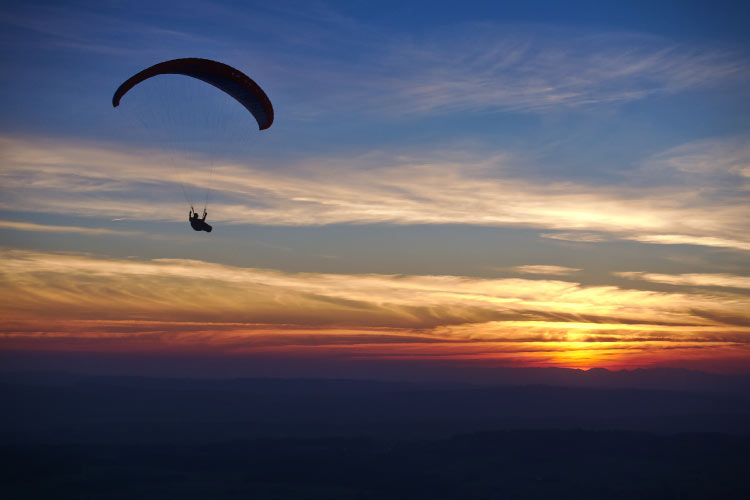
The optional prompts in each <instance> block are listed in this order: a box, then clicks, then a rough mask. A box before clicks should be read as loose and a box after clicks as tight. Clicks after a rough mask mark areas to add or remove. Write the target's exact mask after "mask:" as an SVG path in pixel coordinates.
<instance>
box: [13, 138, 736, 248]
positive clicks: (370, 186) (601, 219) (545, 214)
mask: <svg viewBox="0 0 750 500" xmlns="http://www.w3.org/2000/svg"><path fill="white" fill-rule="evenodd" d="M0 145H1V146H2V153H1V154H0V162H2V163H0V179H2V193H3V197H2V202H0V207H2V208H6V209H11V208H13V209H20V210H27V211H41V212H52V213H69V214H76V215H84V216H92V217H102V216H104V217H122V216H127V217H129V218H134V219H138V218H140V219H157V220H165V219H167V220H182V219H184V216H185V215H184V214H183V213H182V209H180V210H179V211H178V210H177V209H176V208H178V207H181V206H182V203H181V202H179V201H178V200H179V198H180V196H181V188H180V186H182V185H187V186H188V187H193V188H197V189H201V190H202V189H205V185H204V183H205V179H204V178H203V177H199V178H194V177H184V176H183V175H181V170H183V169H184V168H186V166H188V167H189V166H190V165H193V166H195V167H198V166H200V165H201V159H200V158H196V157H192V158H184V159H180V162H179V168H178V167H174V168H171V167H169V165H174V164H175V160H174V157H170V156H169V155H165V154H162V153H160V152H158V151H139V152H134V153H126V152H120V151H116V150H112V149H106V148H102V147H95V146H87V145H83V144H66V143H60V142H48V141H43V140H39V141H33V142H32V141H27V140H19V139H11V138H4V139H2V140H1V141H0ZM512 161H513V159H512V157H509V156H506V155H495V156H492V155H490V156H481V157H478V156H476V155H472V154H470V153H466V152H454V153H447V154H441V155H439V156H435V157H427V158H416V157H409V156H398V155H395V156H394V155H384V154H381V153H372V154H367V155H360V156H354V157H351V158H335V159H331V158H318V159H309V160H306V162H305V163H304V164H302V165H297V166H286V167H285V168H277V169H261V168H258V167H257V166H253V165H240V164H237V163H231V162H221V161H219V163H218V164H216V165H215V166H214V168H213V174H212V178H211V187H212V192H213V193H214V195H213V199H214V200H215V202H214V210H213V211H212V214H211V216H212V219H213V220H215V221H223V222H225V223H227V222H228V223H235V224H261V225H287V226H302V225H321V224H370V223H386V224H399V225H404V224H471V225H479V226H508V227H532V228H540V229H543V230H546V231H550V230H554V231H556V232H554V233H549V232H545V233H543V236H545V237H548V238H550V237H553V238H558V239H574V240H576V241H589V242H591V241H596V240H600V238H601V236H599V235H603V234H606V235H607V237H609V238H612V237H615V238H621V239H632V240H636V241H641V242H646V243H657V244H692V245H704V246H715V247H726V248H734V249H740V250H747V249H749V248H750V239H748V233H747V231H746V229H747V213H748V203H747V198H746V197H743V196H740V195H739V194H732V195H726V192H727V189H729V188H726V189H724V190H723V191H722V192H721V193H719V194H721V195H720V196H719V195H717V193H716V192H715V191H712V190H707V189H706V187H705V186H700V187H695V188H685V187H684V186H678V187H675V188H670V187H668V186H659V185H656V186H651V187H644V186H631V185H611V186H594V185H585V184H576V183H572V182H556V183H555V182H547V183H539V182H536V181H532V180H526V179H520V178H517V177H511V176H507V175H504V173H503V172H504V169H505V167H506V166H507V165H509V164H512ZM734 189H735V191H732V192H733V193H739V192H741V191H742V190H744V189H745V188H744V186H743V184H741V183H735V188H734ZM169 193H172V195H173V201H170V200H169V199H168V198H167V197H166V196H165V195H168V194H169ZM557 231H559V232H557ZM591 234H594V235H597V236H594V237H592V236H590V235H591Z"/></svg>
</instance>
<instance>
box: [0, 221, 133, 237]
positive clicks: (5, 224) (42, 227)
mask: <svg viewBox="0 0 750 500" xmlns="http://www.w3.org/2000/svg"><path fill="white" fill-rule="evenodd" d="M2 228H5V229H12V230H15V231H35V232H44V233H74V234H92V235H97V234H113V235H119V236H136V235H137V236H142V235H143V234H144V233H141V232H139V231H121V230H117V229H107V228H103V227H80V226H55V225H48V224H35V223H33V222H17V221H5V220H0V229H2Z"/></svg>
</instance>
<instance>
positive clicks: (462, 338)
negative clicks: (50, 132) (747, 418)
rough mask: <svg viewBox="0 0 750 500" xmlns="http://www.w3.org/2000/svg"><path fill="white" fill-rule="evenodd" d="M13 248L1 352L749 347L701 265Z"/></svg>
mask: <svg viewBox="0 0 750 500" xmlns="http://www.w3.org/2000/svg"><path fill="white" fill-rule="evenodd" d="M0 258H2V259H3V262H4V265H3V267H2V269H1V270H0V277H1V281H2V284H3V286H2V290H0V313H2V316H3V317H4V318H5V319H6V321H5V323H4V326H3V329H2V340H0V346H2V348H3V349H24V350H25V349H56V350H104V351H115V352H120V351H143V352H182V351H185V352H216V353H225V354H238V353H254V354H269V355H270V354H274V355H282V354H283V355H304V356H310V357H316V356H318V357H325V356H339V357H345V358H349V359H356V358H359V357H365V358H368V359H393V358H398V359H422V360H438V359H440V360H444V361H445V360H449V361H450V360H453V361H455V362H460V361H461V360H467V359H472V360H476V361H478V362H482V363H500V364H510V365H523V366H529V365H541V366H548V365H554V366H570V367H592V366H605V367H628V366H640V365H644V364H652V363H662V362H666V361H669V360H670V359H673V358H675V357H678V356H682V355H687V354H685V353H694V354H689V355H691V356H698V355H700V356H703V357H705V358H706V359H709V360H711V359H713V360H715V361H716V363H717V364H718V363H720V360H721V359H722V356H730V357H738V356H739V357H744V356H750V350H748V349H749V347H748V346H750V326H748V324H749V323H750V315H749V314H748V311H750V298H749V297H748V296H747V295H742V294H738V293H733V292H731V291H727V290H722V291H721V292H716V291H712V290H710V289H706V290H702V289H696V288H695V283H696V280H697V278H695V277H692V278H691V280H690V283H689V284H690V285H691V288H689V289H685V290H679V291H677V290H676V291H674V292H669V293H667V292H660V291H649V290H633V289H624V288H619V287H615V286H582V285H580V284H578V283H576V282H572V281H561V280H549V279H518V278H509V279H483V278H472V277H462V276H417V275H376V274H321V273H286V272H281V271H273V270H267V269H255V268H244V267H234V266H227V265H221V264H215V263H210V262H201V261H191V260H177V259H157V260H149V261H143V260H135V259H105V258H98V257H91V256H88V255H82V254H61V253H46V252H33V251H24V250H10V249H6V250H3V251H2V252H1V253H0ZM639 276H640V275H639ZM675 279H676V280H677V281H680V280H681V279H682V280H684V278H680V277H679V276H677V278H675ZM698 281H700V280H698ZM704 282H705V283H707V284H709V285H710V284H713V283H714V282H715V277H713V278H712V277H710V276H709V277H707V278H706V280H704ZM748 359H750V358H748Z"/></svg>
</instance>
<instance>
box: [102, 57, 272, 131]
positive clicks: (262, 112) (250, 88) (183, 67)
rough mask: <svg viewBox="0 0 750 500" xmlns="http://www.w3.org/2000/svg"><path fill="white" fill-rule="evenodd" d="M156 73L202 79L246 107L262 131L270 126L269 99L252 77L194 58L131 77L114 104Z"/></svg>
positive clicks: (162, 65)
mask: <svg viewBox="0 0 750 500" xmlns="http://www.w3.org/2000/svg"><path fill="white" fill-rule="evenodd" d="M157 75H185V76H190V77H193V78H197V79H198V80H202V81H204V82H206V83H209V84H211V85H213V86H214V87H216V88H217V89H219V90H221V91H223V92H226V93H227V94H229V95H230V96H232V97H233V98H234V99H235V100H237V102H239V103H240V104H242V105H243V106H244V107H245V108H247V110H248V111H250V113H252V115H253V116H254V117H255V120H256V121H257V122H258V127H259V128H260V130H265V129H267V128H268V127H270V126H271V124H272V123H273V107H272V106H271V101H270V99H268V96H267V95H266V93H265V92H263V89H261V88H260V86H259V85H258V84H257V83H255V82H254V81H253V80H252V79H251V78H250V77H249V76H247V75H245V74H244V73H242V72H241V71H239V70H237V69H235V68H233V67H231V66H228V65H226V64H223V63H220V62H217V61H211V60H210V59H199V58H195V57H189V58H185V59H173V60H171V61H164V62H161V63H159V64H155V65H153V66H151V67H150V68H146V69H144V70H143V71H141V72H140V73H137V74H135V75H133V76H131V77H130V78H128V79H127V80H126V81H125V82H124V83H123V84H122V85H120V87H119V88H118V89H117V91H116V92H115V95H114V96H112V106H114V107H117V106H119V104H120V99H122V96H124V95H125V94H126V93H127V92H128V91H129V90H130V89H132V88H133V87H135V86H136V85H138V84H139V83H141V82H142V81H144V80H148V79H149V78H151V77H154V76H157Z"/></svg>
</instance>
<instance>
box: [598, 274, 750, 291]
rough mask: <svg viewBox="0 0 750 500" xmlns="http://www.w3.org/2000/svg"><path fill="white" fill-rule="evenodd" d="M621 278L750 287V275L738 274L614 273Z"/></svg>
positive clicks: (683, 284)
mask: <svg viewBox="0 0 750 500" xmlns="http://www.w3.org/2000/svg"><path fill="white" fill-rule="evenodd" d="M612 274H614V275H615V276H619V277H621V278H628V279H632V280H643V281H650V282H652V283H666V284H668V285H679V286H709V287H711V286H718V287H728V288H746V289H750V277H748V276H737V275H736V274H724V273H722V274H700V273H689V274H659V273H647V272H643V271H622V272H615V273H612Z"/></svg>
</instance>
